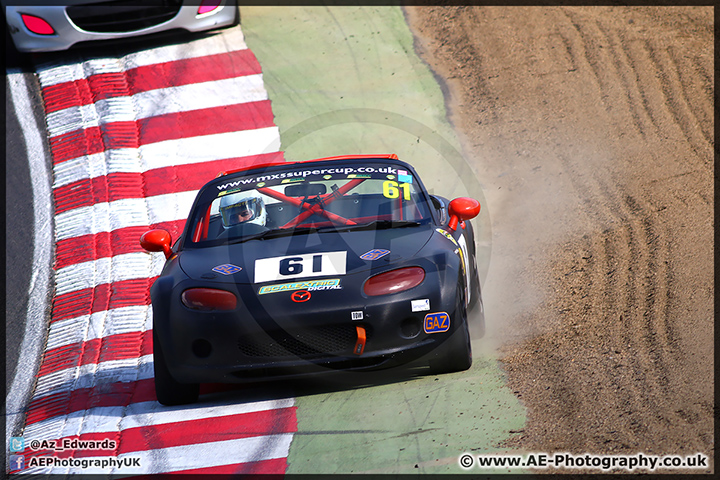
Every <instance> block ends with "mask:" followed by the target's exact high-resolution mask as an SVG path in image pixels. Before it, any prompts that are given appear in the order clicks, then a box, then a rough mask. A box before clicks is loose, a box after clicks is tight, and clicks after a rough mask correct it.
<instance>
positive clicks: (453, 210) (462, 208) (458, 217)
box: [448, 197, 480, 231]
mask: <svg viewBox="0 0 720 480" xmlns="http://www.w3.org/2000/svg"><path fill="white" fill-rule="evenodd" d="M448 212H449V213H450V222H449V223H448V228H449V229H450V230H452V231H455V229H456V228H457V225H458V222H460V226H461V227H462V228H465V220H470V219H472V218H475V217H477V216H478V213H480V202H478V201H477V200H475V199H474V198H469V197H460V198H456V199H455V200H453V201H452V202H450V205H449V206H448Z"/></svg>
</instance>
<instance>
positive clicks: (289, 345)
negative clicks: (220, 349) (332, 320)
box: [238, 325, 357, 358]
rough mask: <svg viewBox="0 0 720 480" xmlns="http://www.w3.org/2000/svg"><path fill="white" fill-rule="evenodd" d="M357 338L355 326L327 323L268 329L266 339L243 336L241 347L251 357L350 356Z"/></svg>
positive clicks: (239, 342)
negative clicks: (295, 328) (300, 328)
mask: <svg viewBox="0 0 720 480" xmlns="http://www.w3.org/2000/svg"><path fill="white" fill-rule="evenodd" d="M268 337H269V338H268ZM356 341H357V330H356V329H355V325H326V326H323V327H315V328H307V329H303V330H299V331H296V332H285V331H280V332H268V334H267V337H265V336H263V339H262V340H258V339H257V338H240V339H239V340H238V347H239V348H240V351H241V352H242V353H243V354H244V355H247V356H248V357H262V358H267V357H313V356H317V355H323V354H333V355H344V354H346V355H350V354H352V351H353V347H354V346H355V342H356Z"/></svg>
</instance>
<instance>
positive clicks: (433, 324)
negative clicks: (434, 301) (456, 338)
mask: <svg viewBox="0 0 720 480" xmlns="http://www.w3.org/2000/svg"><path fill="white" fill-rule="evenodd" d="M423 329H424V330H425V333H441V332H447V331H448V330H449V329H450V315H448V314H447V313H445V312H438V313H428V314H427V315H425V321H424V322H423Z"/></svg>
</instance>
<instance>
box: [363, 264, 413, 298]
mask: <svg viewBox="0 0 720 480" xmlns="http://www.w3.org/2000/svg"><path fill="white" fill-rule="evenodd" d="M423 280H425V270H423V269H422V268H420V267H405V268H398V269H397V270H390V271H389V272H384V273H380V274H377V275H374V276H372V277H370V278H368V279H367V281H366V282H365V285H364V286H363V291H364V292H365V295H369V296H371V297H375V296H378V295H390V294H393V293H400V292H404V291H405V290H409V289H411V288H413V287H417V286H418V285H420V284H421V283H422V282H423Z"/></svg>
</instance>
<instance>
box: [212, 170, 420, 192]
mask: <svg viewBox="0 0 720 480" xmlns="http://www.w3.org/2000/svg"><path fill="white" fill-rule="evenodd" d="M396 173H398V170H396V169H395V168H393V167H389V166H384V167H379V166H378V167H371V166H365V167H360V166H358V167H333V168H323V169H314V170H292V171H289V172H280V173H273V174H268V175H260V176H257V177H242V178H236V179H234V180H231V181H229V182H227V183H224V184H221V185H216V186H217V189H218V190H227V189H230V188H235V187H240V186H243V185H246V186H247V185H254V184H256V183H257V185H256V187H261V186H263V185H265V182H271V183H277V182H276V181H282V180H284V179H288V180H290V179H294V180H292V181H304V180H305V178H306V177H308V176H321V175H330V174H338V175H344V176H348V175H351V174H354V175H356V176H355V177H348V178H373V175H371V174H375V175H384V174H396ZM405 173H407V172H405ZM407 176H408V177H409V178H410V180H409V181H408V182H407V183H412V176H411V175H407ZM300 177H302V178H300ZM283 183H287V182H284V181H283Z"/></svg>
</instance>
